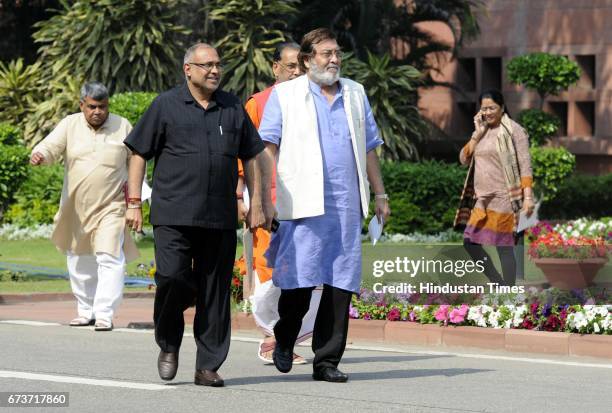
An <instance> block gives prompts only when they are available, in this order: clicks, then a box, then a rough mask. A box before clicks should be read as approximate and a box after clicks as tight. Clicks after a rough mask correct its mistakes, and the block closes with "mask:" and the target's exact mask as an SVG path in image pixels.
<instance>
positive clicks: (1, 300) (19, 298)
mask: <svg viewBox="0 0 612 413" xmlns="http://www.w3.org/2000/svg"><path fill="white" fill-rule="evenodd" d="M154 297H155V291H151V292H149V291H138V292H136V291H134V292H129V291H128V292H125V293H123V298H154ZM70 300H74V294H72V293H30V294H0V305H2V304H20V303H39V302H42V301H70Z"/></svg>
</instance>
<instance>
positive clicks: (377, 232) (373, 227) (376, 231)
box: [368, 215, 385, 245]
mask: <svg viewBox="0 0 612 413" xmlns="http://www.w3.org/2000/svg"><path fill="white" fill-rule="evenodd" d="M384 224H385V223H384V222H382V223H381V224H379V223H378V218H377V217H376V215H374V216H373V217H372V219H371V220H370V223H369V224H368V234H369V235H370V239H371V240H372V245H376V242H377V241H378V240H379V239H380V236H381V235H382V231H383V226H384Z"/></svg>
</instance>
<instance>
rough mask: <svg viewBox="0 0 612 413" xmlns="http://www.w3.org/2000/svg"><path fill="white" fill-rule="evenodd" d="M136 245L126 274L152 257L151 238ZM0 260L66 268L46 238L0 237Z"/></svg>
mask: <svg viewBox="0 0 612 413" xmlns="http://www.w3.org/2000/svg"><path fill="white" fill-rule="evenodd" d="M136 245H137V246H138V250H139V251H140V257H138V258H137V259H136V260H135V261H132V262H131V263H129V264H128V266H127V271H128V274H132V273H134V271H135V269H136V267H137V266H138V264H141V263H142V264H146V265H149V263H150V262H151V261H152V260H153V258H154V252H153V240H151V239H150V238H145V239H143V240H141V241H139V242H137V243H136ZM240 255H242V245H238V248H237V250H236V256H237V257H239V256H240ZM0 262H6V263H11V264H25V265H31V266H34V267H48V268H53V269H59V270H64V271H65V270H66V257H65V256H64V255H63V254H61V253H60V252H59V251H58V250H57V249H56V248H55V246H54V245H53V244H52V243H51V241H50V240H47V239H36V240H29V241H7V240H3V239H0Z"/></svg>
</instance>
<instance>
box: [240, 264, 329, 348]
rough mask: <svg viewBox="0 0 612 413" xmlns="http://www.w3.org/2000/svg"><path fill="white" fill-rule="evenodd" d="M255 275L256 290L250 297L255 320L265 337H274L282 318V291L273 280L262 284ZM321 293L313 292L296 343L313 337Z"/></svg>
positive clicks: (319, 289)
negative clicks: (276, 325) (276, 326)
mask: <svg viewBox="0 0 612 413" xmlns="http://www.w3.org/2000/svg"><path fill="white" fill-rule="evenodd" d="M253 273H254V274H253V279H254V280H255V290H254V291H253V295H251V296H250V297H249V301H250V302H251V311H252V312H253V318H255V323H256V324H257V325H258V326H259V327H260V328H261V329H262V330H263V331H264V333H265V335H267V336H274V325H275V324H276V322H277V321H278V319H279V318H280V317H279V315H278V298H279V297H280V293H281V289H280V288H278V287H276V286H274V284H273V283H272V280H268V281H266V282H264V283H260V282H259V277H258V276H257V272H256V270H254V271H253ZM321 292H322V289H321V288H316V289H315V290H314V291H313V292H312V297H311V299H310V308H309V309H308V312H307V313H306V315H305V316H304V318H303V319H302V328H301V329H300V332H299V334H298V338H297V340H296V343H300V342H302V341H304V340H307V339H308V338H310V337H311V336H312V331H313V330H314V324H315V319H316V317H317V310H318V309H319V303H320V302H321Z"/></svg>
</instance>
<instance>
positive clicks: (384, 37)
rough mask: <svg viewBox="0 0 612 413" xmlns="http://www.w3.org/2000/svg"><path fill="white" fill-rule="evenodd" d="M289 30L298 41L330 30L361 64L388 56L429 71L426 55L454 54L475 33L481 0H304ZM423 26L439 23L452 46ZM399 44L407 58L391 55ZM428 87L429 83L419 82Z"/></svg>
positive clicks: (432, 61)
mask: <svg viewBox="0 0 612 413" xmlns="http://www.w3.org/2000/svg"><path fill="white" fill-rule="evenodd" d="M302 4H303V6H302V7H301V8H300V15H299V16H298V18H297V20H296V22H295V24H294V27H295V30H294V35H295V36H296V38H297V37H300V36H302V35H303V34H304V33H306V32H307V31H309V30H311V29H314V28H316V27H330V28H332V29H333V30H334V31H335V32H336V33H337V35H338V40H339V43H340V45H341V46H342V47H343V48H344V49H346V50H348V51H353V52H355V54H356V55H357V56H358V57H359V58H360V59H362V60H365V59H366V58H367V54H368V51H370V52H372V53H374V54H377V55H383V54H384V53H389V54H392V55H393V57H394V59H395V60H397V63H398V64H409V65H411V66H414V67H416V68H417V69H418V70H420V71H424V72H426V73H427V72H428V71H430V70H431V69H433V68H434V65H435V60H434V59H431V54H432V53H436V52H452V53H453V54H455V53H456V52H457V51H458V49H459V48H460V46H461V45H462V44H463V43H464V41H465V40H467V39H470V38H473V37H475V36H476V35H477V34H478V33H479V32H480V28H479V26H478V21H477V19H476V12H477V11H478V10H480V9H481V8H482V6H483V1H482V0H413V1H410V2H401V3H400V2H397V1H394V0H310V1H308V0H304V1H303V2H302ZM424 22H438V23H443V24H445V25H446V26H447V27H448V28H449V29H450V31H451V33H452V35H453V40H454V41H453V42H452V44H449V43H445V42H443V41H440V40H439V38H436V36H434V33H432V32H431V31H430V30H428V28H427V27H426V25H423V24H422V23H424ZM393 44H395V45H397V44H403V45H404V46H406V47H405V49H406V51H407V53H405V54H403V53H401V52H400V53H392V52H393V49H392V47H393V46H392V45H393ZM424 80H425V81H426V82H427V83H430V82H431V80H430V79H427V78H426V79H424Z"/></svg>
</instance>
